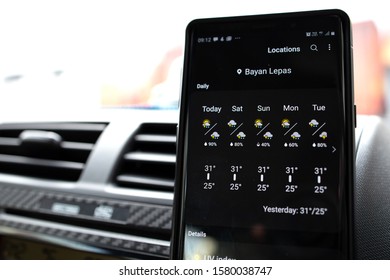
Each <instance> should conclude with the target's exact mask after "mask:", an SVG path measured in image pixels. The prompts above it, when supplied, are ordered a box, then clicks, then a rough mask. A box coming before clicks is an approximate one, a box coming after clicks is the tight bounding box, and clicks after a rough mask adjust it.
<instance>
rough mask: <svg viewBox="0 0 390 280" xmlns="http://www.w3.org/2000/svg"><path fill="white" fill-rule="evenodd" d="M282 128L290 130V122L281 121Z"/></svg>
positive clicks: (287, 120) (286, 120)
mask: <svg viewBox="0 0 390 280" xmlns="http://www.w3.org/2000/svg"><path fill="white" fill-rule="evenodd" d="M282 126H283V128H290V120H289V119H283V120H282Z"/></svg>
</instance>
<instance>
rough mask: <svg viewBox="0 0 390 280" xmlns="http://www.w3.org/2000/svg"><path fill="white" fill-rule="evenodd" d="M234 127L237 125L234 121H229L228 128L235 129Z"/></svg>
mask: <svg viewBox="0 0 390 280" xmlns="http://www.w3.org/2000/svg"><path fill="white" fill-rule="evenodd" d="M236 125H237V123H236V122H235V121H234V120H230V121H229V122H228V126H229V127H236Z"/></svg>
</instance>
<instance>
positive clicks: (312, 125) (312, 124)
mask: <svg viewBox="0 0 390 280" xmlns="http://www.w3.org/2000/svg"><path fill="white" fill-rule="evenodd" d="M309 125H310V126H311V127H317V126H318V125H319V123H318V122H317V120H315V119H312V120H311V121H310V122H309Z"/></svg>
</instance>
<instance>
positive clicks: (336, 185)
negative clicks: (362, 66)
mask: <svg viewBox="0 0 390 280" xmlns="http://www.w3.org/2000/svg"><path fill="white" fill-rule="evenodd" d="M337 26H338V25H337V20H334V21H331V22H330V23H329V22H328V21H327V22H320V23H318V24H305V25H303V24H298V25H297V26H295V27H285V26H281V27H280V28H279V29H271V28H263V29H261V30H249V31H247V32H244V31H243V30H235V29H231V30H230V29H229V26H228V25H225V26H224V28H218V27H216V28H214V29H213V28H210V29H207V30H206V29H205V30H203V29H202V28H199V29H197V30H196V31H194V34H193V39H192V40H193V42H192V47H193V56H192V58H191V64H190V65H192V67H191V69H190V73H191V75H190V78H189V83H188V89H187V90H188V98H189V99H188V104H189V109H188V132H187V133H188V134H187V135H188V157H187V171H186V186H185V190H186V191H185V192H186V197H185V205H186V208H185V212H184V217H185V218H184V221H185V236H184V258H185V259H204V260H218V259H243V258H244V259H261V258H337V257H338V254H339V246H340V244H339V243H340V236H339V235H340V219H341V218H340V200H339V193H340V188H342V186H341V185H342V180H343V171H342V166H343V162H342V160H343V159H342V157H341V154H340V151H341V150H342V149H343V147H342V143H343V129H344V127H343V125H344V124H343V110H342V106H343V102H342V100H343V98H342V96H343V91H342V75H341V72H342V65H341V62H340V61H341V55H340V51H341V48H342V46H341V44H340V43H339V41H340V37H341V36H342V34H340V33H341V31H340V28H337ZM242 29H244V28H242ZM275 34H277V35H275Z"/></svg>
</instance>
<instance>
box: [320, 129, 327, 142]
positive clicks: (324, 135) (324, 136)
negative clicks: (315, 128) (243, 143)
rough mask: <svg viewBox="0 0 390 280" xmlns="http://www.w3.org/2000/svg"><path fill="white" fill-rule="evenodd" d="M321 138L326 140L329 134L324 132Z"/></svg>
mask: <svg viewBox="0 0 390 280" xmlns="http://www.w3.org/2000/svg"><path fill="white" fill-rule="evenodd" d="M320 137H321V138H322V139H324V140H325V139H326V138H328V133H327V132H325V131H323V132H321V134H320Z"/></svg>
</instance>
